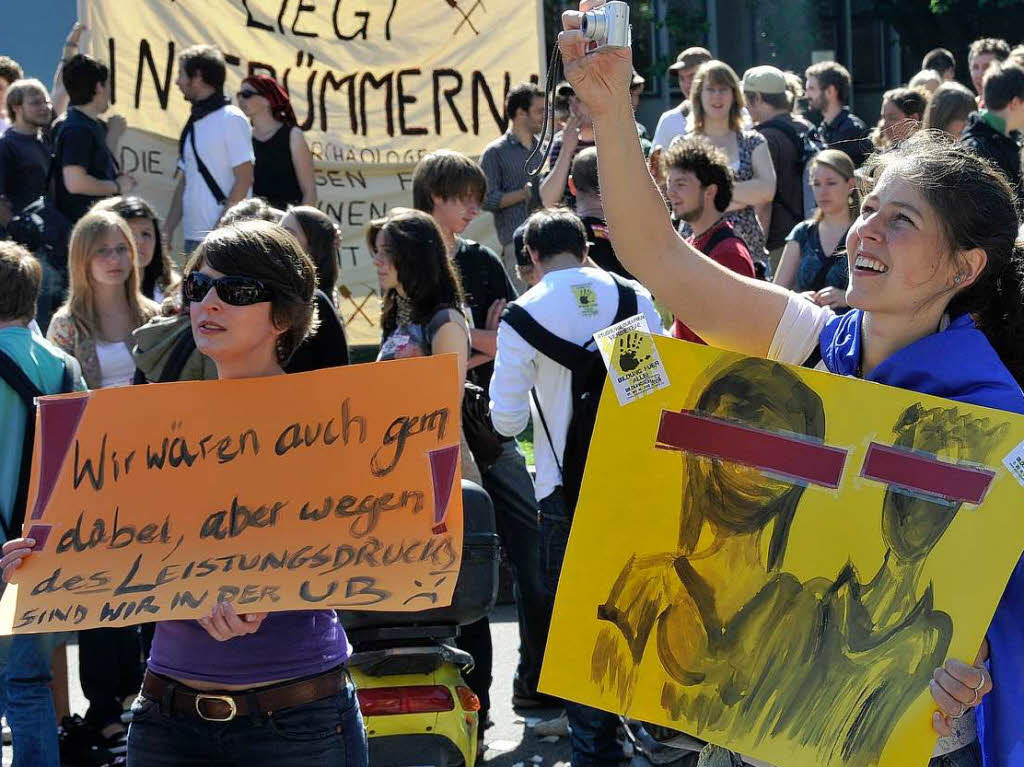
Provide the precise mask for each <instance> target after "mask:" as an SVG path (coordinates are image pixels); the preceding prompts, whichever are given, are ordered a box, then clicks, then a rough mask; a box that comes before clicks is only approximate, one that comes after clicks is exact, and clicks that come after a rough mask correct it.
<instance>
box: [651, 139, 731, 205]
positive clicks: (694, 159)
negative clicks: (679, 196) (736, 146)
mask: <svg viewBox="0 0 1024 767" xmlns="http://www.w3.org/2000/svg"><path fill="white" fill-rule="evenodd" d="M661 163H662V167H663V168H664V170H665V173H668V171H669V170H670V169H673V168H674V169H675V170H679V171H683V172H690V173H692V174H693V175H694V176H696V177H697V181H699V182H700V185H701V186H703V187H708V186H711V185H712V184H714V185H715V187H716V191H715V210H717V211H718V212H719V213H725V211H726V209H727V208H728V207H729V205H730V204H731V203H732V190H733V184H734V181H733V175H732V168H730V167H729V158H728V156H726V154H725V152H723V151H722V150H721V149H719V148H718V147H716V146H715V145H714V144H712V143H711V142H710V141H708V140H707V139H706V138H704V137H703V136H689V137H687V138H684V139H680V140H678V141H673V142H672V144H671V145H669V148H668V149H667V150H665V154H663V155H662V156H661Z"/></svg>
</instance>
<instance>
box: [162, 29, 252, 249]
mask: <svg viewBox="0 0 1024 767" xmlns="http://www.w3.org/2000/svg"><path fill="white" fill-rule="evenodd" d="M226 76H227V65H226V64H225V62H224V55H223V54H222V53H221V52H220V51H219V50H217V49H216V48H214V47H213V46H212V45H195V46H192V47H191V48H186V49H185V50H184V51H182V53H181V57H180V58H179V60H178V79H177V81H176V83H177V85H178V88H179V89H180V90H181V93H182V95H183V96H184V97H185V100H186V101H188V102H190V103H191V104H192V114H191V115H190V117H189V119H188V122H187V123H186V124H185V128H184V130H183V131H182V134H181V138H180V140H179V142H178V173H179V174H180V175H179V178H178V186H177V187H176V188H175V190H174V197H173V198H172V200H171V209H170V212H169V213H168V214H167V236H168V238H170V237H171V236H172V235H173V234H174V231H175V229H177V227H178V223H179V221H181V220H182V218H184V225H185V252H186V253H191V252H192V251H193V250H194V249H195V247H196V246H197V245H198V244H199V243H200V242H201V241H202V239H203V237H205V236H206V235H207V234H208V233H209V232H210V231H211V230H213V229H215V228H216V227H217V222H218V221H220V217H221V215H222V214H223V213H224V211H225V210H227V209H228V208H230V207H231V206H232V205H234V204H235V203H236V202H239V201H241V200H244V199H245V198H246V197H249V195H251V194H252V180H253V162H254V157H253V150H252V126H250V125H249V121H248V120H247V119H246V117H245V115H244V114H242V111H241V110H240V109H239V108H238V107H236V106H234V105H233V104H231V103H230V102H229V101H228V99H227V97H225V95H224V80H225V78H226Z"/></svg>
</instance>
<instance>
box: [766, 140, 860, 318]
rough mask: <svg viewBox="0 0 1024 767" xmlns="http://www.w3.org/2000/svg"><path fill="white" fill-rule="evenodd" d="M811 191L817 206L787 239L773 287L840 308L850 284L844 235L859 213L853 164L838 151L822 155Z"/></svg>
mask: <svg viewBox="0 0 1024 767" xmlns="http://www.w3.org/2000/svg"><path fill="white" fill-rule="evenodd" d="M811 189H812V190H813V191H814V202H815V204H816V205H817V208H816V210H815V211H814V215H813V216H812V217H811V218H809V219H807V220H806V221H801V222H800V223H799V224H797V225H796V226H795V227H793V231H792V232H790V233H789V236H788V237H787V238H786V247H785V248H784V249H783V251H782V260H781V261H780V262H779V269H778V271H777V272H776V273H775V284H776V285H781V286H782V287H784V288H788V289H789V290H795V291H796V292H797V293H802V294H803V295H804V296H805V297H806V298H809V299H810V300H811V301H814V303H816V304H818V305H819V306H829V307H832V308H833V309H837V310H842V309H845V307H846V288H847V286H848V285H849V283H850V272H849V269H848V268H847V264H846V234H847V232H848V231H849V230H850V224H852V223H853V221H854V219H856V218H857V214H858V213H859V212H860V193H859V192H858V190H857V185H856V175H855V168H854V167H853V160H851V159H850V157H849V155H847V154H846V153H845V152H840V151H839V150H838V149H825V150H822V151H821V152H819V153H818V154H817V156H816V157H815V158H814V160H813V161H812V162H811Z"/></svg>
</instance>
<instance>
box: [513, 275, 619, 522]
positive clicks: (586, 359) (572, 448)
mask: <svg viewBox="0 0 1024 767" xmlns="http://www.w3.org/2000/svg"><path fill="white" fill-rule="evenodd" d="M608 276H609V277H611V278H612V279H613V280H615V285H616V286H617V287H618V290H619V308H618V311H617V312H616V313H615V319H614V320H612V324H613V325H614V324H616V323H618V322H622V321H623V320H625V319H627V318H629V317H632V316H633V315H635V314H636V313H637V301H636V291H634V290H633V288H632V287H631V286H630V285H629V283H628V282H626V280H624V279H623V278H621V277H619V276H618V275H617V274H612V273H611V272H609V273H608ZM501 321H502V322H507V323H508V324H509V325H510V326H511V327H512V329H513V330H515V331H516V332H517V333H519V335H520V336H522V337H523V340H524V341H526V343H528V344H530V346H532V347H533V348H534V349H536V350H537V351H539V352H540V353H541V354H543V355H545V356H546V357H549V358H550V359H552V360H554V361H555V362H557V363H558V364H559V365H561V366H562V367H566V368H568V369H569V370H570V372H571V373H572V398H571V400H570V402H571V407H572V416H571V417H570V419H569V429H568V431H567V433H566V436H565V453H564V454H563V455H562V461H561V462H559V460H558V455H557V453H556V452H555V443H554V441H553V440H552V439H551V432H550V431H549V430H548V424H547V420H546V419H545V418H544V411H543V410H541V407H540V402H538V401H537V394H536V392H533V401H534V404H535V405H536V406H537V413H538V415H540V421H541V424H542V426H543V427H544V433H545V434H546V435H547V438H548V444H549V445H551V452H552V453H553V454H555V465H556V466H558V472H559V474H561V475H562V495H563V497H564V498H565V503H566V506H567V507H568V509H569V517H570V519H571V518H572V514H573V513H574V512H575V511H576V503H577V501H578V500H579V497H580V487H581V486H582V485H583V469H584V467H585V466H586V462H587V452H588V451H589V450H590V438H591V437H592V436H593V434H594V422H595V421H596V420H597V408H598V405H600V403H601V391H602V389H603V388H604V379H605V376H606V375H607V370H606V369H605V365H604V360H603V359H602V358H601V352H600V351H598V350H597V349H596V348H593V349H591V348H588V346H589V344H588V345H587V346H577V345H576V344H574V343H572V342H570V341H566V340H565V339H564V338H559V337H558V336H556V335H555V334H554V333H552V332H551V331H550V330H547V329H546V328H545V327H543V326H542V325H541V324H540V323H539V322H537V320H535V319H534V318H533V317H531V316H530V314H529V312H527V311H526V310H525V309H523V308H522V307H521V306H518V305H516V304H509V305H508V306H507V307H506V309H505V312H504V314H502V316H501Z"/></svg>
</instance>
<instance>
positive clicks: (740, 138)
mask: <svg viewBox="0 0 1024 767" xmlns="http://www.w3.org/2000/svg"><path fill="white" fill-rule="evenodd" d="M690 101H691V103H692V104H693V107H692V108H693V125H694V130H693V132H694V133H697V134H700V135H702V136H704V137H705V138H706V139H707V140H708V141H710V142H711V143H712V144H714V145H715V146H716V147H718V148H719V149H721V150H722V151H723V152H725V154H726V156H728V158H729V165H730V167H731V168H732V171H733V176H734V178H735V180H736V184H735V186H734V187H733V196H732V204H731V205H730V206H729V209H728V212H727V213H726V215H725V220H726V221H728V222H729V223H731V224H732V226H733V229H734V230H735V231H736V234H737V235H739V236H740V237H742V238H743V241H744V242H746V244H747V247H748V248H749V249H750V255H751V256H752V257H753V258H754V260H755V261H757V260H764V258H765V242H766V240H765V233H764V229H762V227H761V223H760V222H759V221H758V219H757V214H756V212H755V208H756V207H757V206H760V205H766V204H770V203H771V201H772V199H773V198H774V197H775V167H774V166H773V165H772V157H771V154H770V153H769V151H768V142H766V141H765V138H764V136H762V135H761V134H760V133H758V132H756V131H750V130H745V129H744V128H743V116H742V115H743V108H744V106H746V102H745V101H744V99H743V90H742V89H741V88H740V80H739V78H738V77H737V76H736V73H735V72H734V71H733V69H732V67H730V66H729V65H728V64H726V63H725V62H723V61H708V62H705V63H704V64H702V65H701V67H700V69H698V70H697V74H696V75H695V76H694V78H693V89H692V90H691V92H690ZM685 228H686V225H685V224H684V229H685ZM682 233H683V235H684V236H688V235H689V234H690V233H689V232H687V231H683V232H682Z"/></svg>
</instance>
